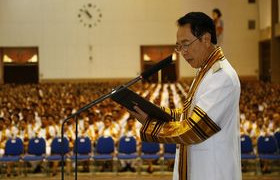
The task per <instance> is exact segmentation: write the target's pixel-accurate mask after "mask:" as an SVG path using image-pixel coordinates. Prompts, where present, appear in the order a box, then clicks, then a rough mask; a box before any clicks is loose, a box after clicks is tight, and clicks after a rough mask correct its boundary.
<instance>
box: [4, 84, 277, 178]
mask: <svg viewBox="0 0 280 180" xmlns="http://www.w3.org/2000/svg"><path fill="white" fill-rule="evenodd" d="M119 84H120V83H117V82H116V83H105V82H104V83H42V84H31V85H30V84H28V85H13V84H7V85H2V86H1V87H0V88H1V89H0V156H3V155H4V153H5V143H6V141H7V140H8V139H9V138H16V137H19V138H21V140H22V141H23V144H24V148H25V152H27V147H28V142H29V140H30V139H31V138H34V137H43V138H44V139H45V140H46V155H50V154H51V148H50V147H51V142H52V140H53V139H54V138H55V137H59V136H60V134H61V124H62V122H63V120H64V119H65V118H66V117H68V116H70V115H71V114H72V113H74V112H76V111H77V110H78V109H80V108H81V107H83V106H84V105H86V104H88V103H89V102H91V101H92V100H94V99H97V98H98V97H100V96H101V95H104V94H106V93H108V92H110V91H111V90H112V88H114V87H116V86H118V85H119ZM189 86H190V83H188V82H178V83H166V84H160V83H158V84H150V83H138V84H135V85H134V86H133V87H132V89H133V90H134V91H136V92H137V93H139V94H141V96H143V97H145V98H146V99H148V100H150V101H151V102H153V103H155V104H157V105H159V106H168V107H170V108H180V107H182V104H183V101H184V99H185V97H186V92H188V89H189ZM241 90H242V92H241V98H240V133H241V134H246V135H249V136H250V137H251V138H252V140H253V145H254V147H255V146H256V142H257V138H258V137H259V136H261V135H263V136H266V135H272V134H274V133H275V132H277V131H280V106H279V105H280V84H271V83H263V82H259V81H254V82H242V83H241ZM78 128H79V130H78V134H79V136H84V137H89V138H90V140H91V142H92V146H93V147H94V146H95V144H96V141H97V140H98V138H99V137H101V136H105V137H106V136H111V137H112V138H113V140H114V142H115V145H116V147H117V145H118V140H119V139H120V137H122V136H133V137H135V139H136V140H137V146H138V148H137V149H138V150H139V153H140V149H141V141H140V138H139V129H140V128H141V125H140V123H138V122H137V121H136V120H135V119H134V118H132V117H130V116H129V113H128V112H127V111H126V110H125V108H124V107H121V106H120V105H118V104H117V103H115V102H114V101H112V100H111V99H107V100H105V101H103V102H102V103H100V104H97V105H96V106H94V107H92V108H90V109H88V110H87V111H85V112H82V113H81V114H80V115H79V116H78ZM65 136H66V137H67V138H68V140H69V144H70V152H72V149H73V147H74V140H75V121H74V119H70V120H68V121H67V123H66V126H65ZM161 147H162V146H161ZM93 149H94V148H93ZM116 149H117V148H116ZM116 153H117V152H116ZM159 153H162V150H161V152H159ZM153 163H154V162H149V165H148V168H147V171H148V172H150V173H151V172H153ZM52 166H53V172H52V173H53V175H55V174H56V172H57V166H58V164H52ZM70 166H71V162H70ZM37 167H38V166H37ZM84 168H85V171H88V168H89V164H85V166H84ZM103 168H105V166H104V167H103ZM34 170H35V171H36V170H37V169H36V167H35V166H34ZM103 170H104V169H101V171H103ZM120 170H121V171H126V170H131V171H135V164H134V163H131V162H129V163H127V162H122V163H121V168H120ZM12 171H13V166H12V165H7V175H8V176H9V175H10V174H11V173H12Z"/></svg>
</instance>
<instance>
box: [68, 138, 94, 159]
mask: <svg viewBox="0 0 280 180" xmlns="http://www.w3.org/2000/svg"><path fill="white" fill-rule="evenodd" d="M76 141H77V145H78V149H77V147H76ZM73 152H74V155H72V156H71V160H75V157H76V156H75V153H76V152H77V153H78V154H77V160H78V161H86V160H90V158H91V140H90V139H89V137H78V139H77V140H75V144H74V150H73Z"/></svg>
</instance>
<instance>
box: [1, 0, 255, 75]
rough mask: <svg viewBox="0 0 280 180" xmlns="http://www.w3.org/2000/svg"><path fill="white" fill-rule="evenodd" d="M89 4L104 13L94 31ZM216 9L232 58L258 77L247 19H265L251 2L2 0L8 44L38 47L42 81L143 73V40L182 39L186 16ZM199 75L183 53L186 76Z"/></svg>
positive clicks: (3, 32) (159, 42)
mask: <svg viewBox="0 0 280 180" xmlns="http://www.w3.org/2000/svg"><path fill="white" fill-rule="evenodd" d="M88 2H92V3H93V4H95V5H97V6H98V7H99V8H100V9H101V12H102V15H103V17H102V19H101V23H100V24H98V25H97V27H95V28H91V29H89V28H85V27H83V26H82V24H81V23H79V20H78V18H77V15H78V11H79V9H80V8H81V7H82V6H83V5H84V4H85V3H88ZM214 7H218V8H220V9H221V11H222V12H223V19H224V25H225V34H224V50H225V53H226V55H227V58H228V59H229V60H230V61H231V62H232V64H233V66H234V67H235V68H236V69H237V71H238V73H239V74H240V75H256V70H257V69H258V48H257V41H258V30H254V31H249V30H247V21H248V20H249V19H255V20H256V21H257V23H258V9H257V5H256V4H253V5H251V4H248V3H247V1H244V0H207V1H206V0H79V1H77V0H20V1H18V0H0V26H1V28H0V46H5V47H7V46H38V47H39V58H40V59H39V61H40V74H41V77H40V78H41V79H52V78H59V79H61V78H62V79H64V78H131V77H135V76H136V75H137V74H138V73H139V72H140V45H162V44H174V43H175V41H176V30H177V27H176V20H177V19H178V18H179V17H181V16H182V15H184V14H185V13H187V12H190V11H203V12H205V13H207V14H208V15H210V16H211V11H212V9H213V8H214ZM89 46H92V50H90V48H89ZM89 56H93V60H89ZM193 72H194V71H193V70H192V69H191V68H190V67H189V66H188V65H187V63H186V62H185V61H183V59H182V58H181V61H180V76H181V77H188V76H193V75H194V74H193Z"/></svg>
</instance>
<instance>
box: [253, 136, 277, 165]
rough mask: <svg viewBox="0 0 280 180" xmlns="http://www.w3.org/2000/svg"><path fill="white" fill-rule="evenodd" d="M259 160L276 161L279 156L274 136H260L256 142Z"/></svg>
mask: <svg viewBox="0 0 280 180" xmlns="http://www.w3.org/2000/svg"><path fill="white" fill-rule="evenodd" d="M257 147H258V153H259V158H260V159H264V160H278V159H280V155H279V154H278V150H277V142H276V139H275V137H274V136H260V137H259V138H258V142H257Z"/></svg>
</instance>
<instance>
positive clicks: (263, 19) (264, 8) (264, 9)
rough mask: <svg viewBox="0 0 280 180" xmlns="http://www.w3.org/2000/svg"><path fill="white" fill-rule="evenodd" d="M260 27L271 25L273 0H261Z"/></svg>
mask: <svg viewBox="0 0 280 180" xmlns="http://www.w3.org/2000/svg"><path fill="white" fill-rule="evenodd" d="M259 17H260V29H265V28H268V27H271V0H259Z"/></svg>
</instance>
